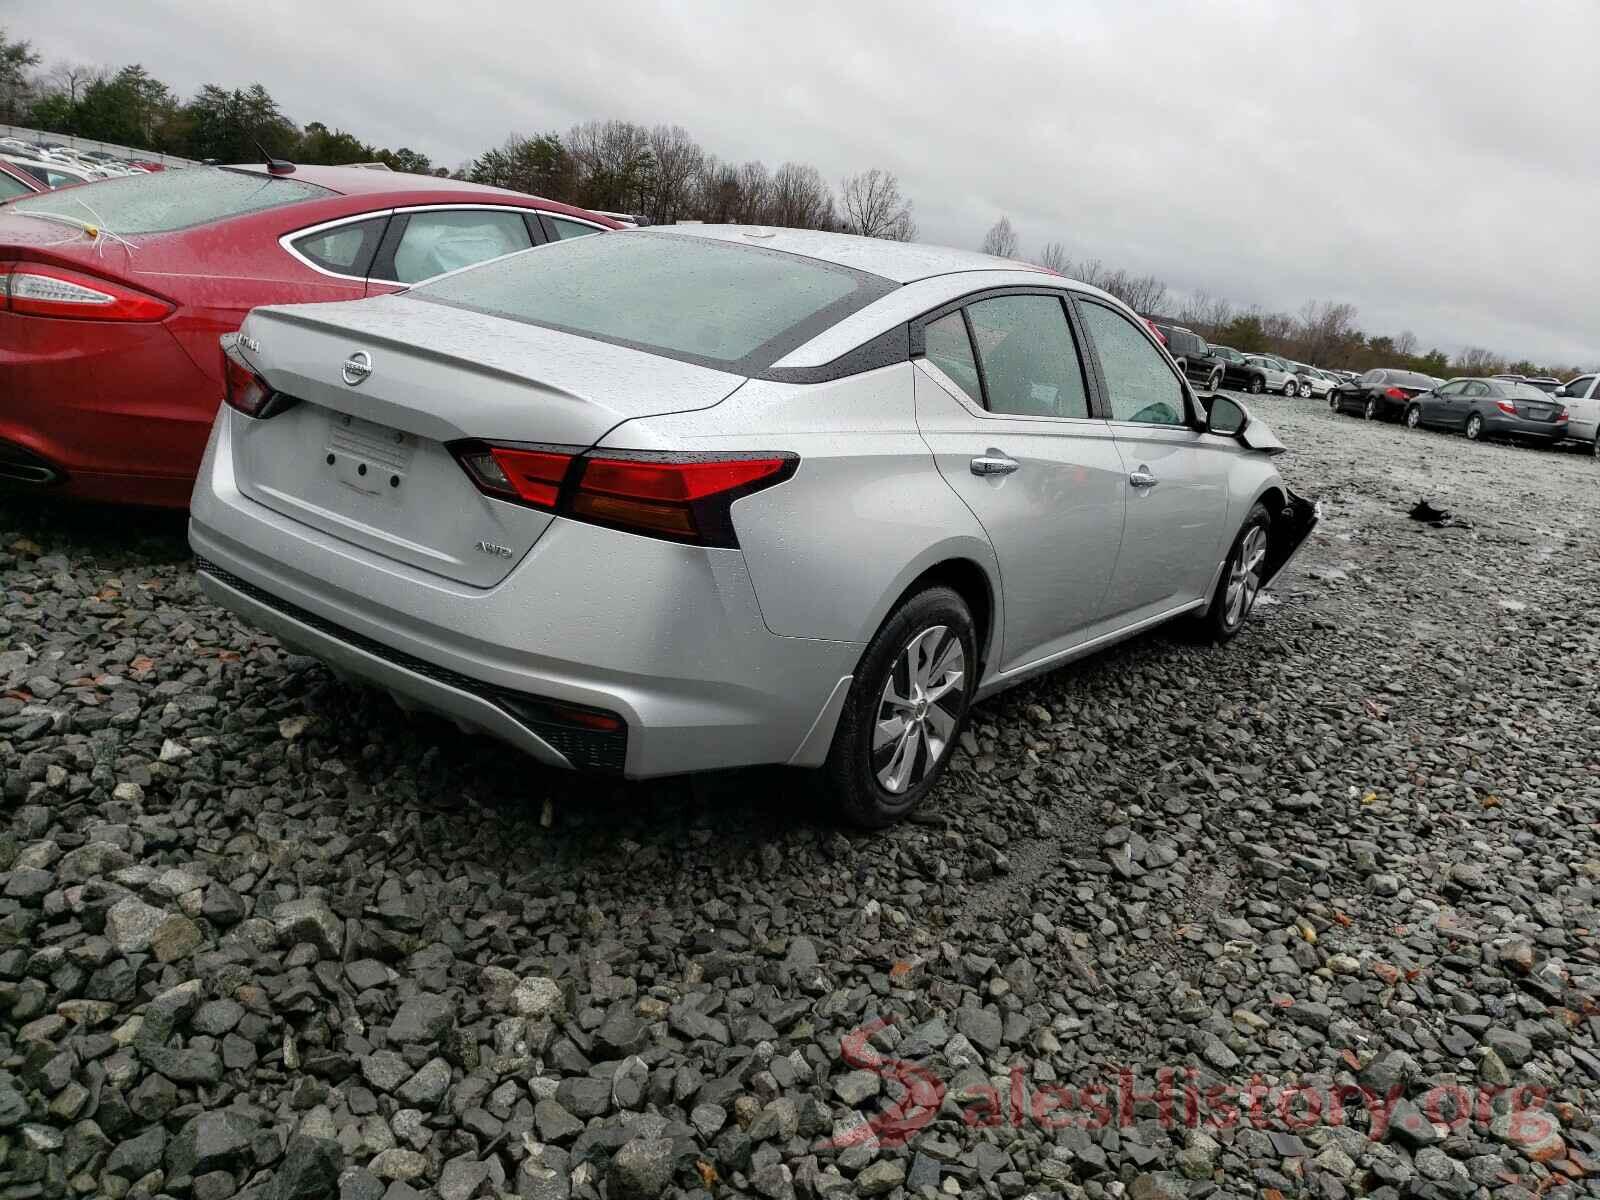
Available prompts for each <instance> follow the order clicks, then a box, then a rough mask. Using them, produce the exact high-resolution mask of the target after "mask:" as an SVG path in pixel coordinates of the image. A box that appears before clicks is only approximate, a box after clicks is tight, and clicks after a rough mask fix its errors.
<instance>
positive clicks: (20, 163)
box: [0, 154, 100, 188]
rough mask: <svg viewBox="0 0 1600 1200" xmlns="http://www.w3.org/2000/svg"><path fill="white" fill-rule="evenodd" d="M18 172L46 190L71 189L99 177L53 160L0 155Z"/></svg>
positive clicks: (17, 155)
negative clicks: (36, 181) (31, 178)
mask: <svg viewBox="0 0 1600 1200" xmlns="http://www.w3.org/2000/svg"><path fill="white" fill-rule="evenodd" d="M0 158H4V159H5V161H6V162H7V163H8V164H10V165H11V166H13V167H15V168H16V169H17V170H19V171H24V172H26V173H27V174H29V175H32V176H33V177H34V178H35V179H37V180H38V181H39V182H40V183H42V184H44V185H45V187H47V188H59V187H71V186H72V185H73V184H75V183H89V182H91V181H92V180H94V179H96V178H99V177H100V176H99V175H98V174H97V173H96V172H92V171H89V170H87V169H86V168H83V167H76V166H70V165H68V164H67V163H64V162H60V161H58V160H56V159H53V158H48V159H47V158H28V157H26V156H24V155H21V154H6V155H0Z"/></svg>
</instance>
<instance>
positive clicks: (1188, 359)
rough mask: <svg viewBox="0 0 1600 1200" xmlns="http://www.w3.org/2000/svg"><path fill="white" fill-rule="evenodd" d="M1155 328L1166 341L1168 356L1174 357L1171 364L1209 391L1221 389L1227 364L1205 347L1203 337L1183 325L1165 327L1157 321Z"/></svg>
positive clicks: (1208, 347)
mask: <svg viewBox="0 0 1600 1200" xmlns="http://www.w3.org/2000/svg"><path fill="white" fill-rule="evenodd" d="M1154 327H1155V329H1156V330H1158V331H1159V332H1160V334H1161V336H1162V337H1163V338H1164V339H1165V340H1166V345H1167V353H1168V354H1170V355H1172V361H1173V362H1175V363H1177V364H1178V368H1179V369H1180V370H1181V371H1182V372H1183V373H1184V374H1185V375H1187V376H1188V377H1189V378H1190V380H1192V381H1193V382H1195V383H1198V384H1199V385H1200V386H1201V387H1203V388H1204V389H1205V390H1206V391H1208V392H1214V391H1216V390H1217V389H1218V388H1219V387H1221V386H1222V380H1223V376H1224V373H1225V366H1226V364H1224V363H1223V361H1222V360H1221V359H1220V358H1217V357H1216V356H1215V355H1213V354H1212V353H1211V347H1210V346H1208V345H1206V340H1205V339H1204V338H1203V337H1201V336H1200V335H1199V334H1198V333H1196V332H1195V331H1194V330H1192V329H1185V328H1184V327H1183V326H1182V325H1162V324H1160V323H1159V322H1157V323H1155V324H1154Z"/></svg>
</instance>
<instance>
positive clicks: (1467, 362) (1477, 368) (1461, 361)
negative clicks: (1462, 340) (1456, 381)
mask: <svg viewBox="0 0 1600 1200" xmlns="http://www.w3.org/2000/svg"><path fill="white" fill-rule="evenodd" d="M1503 365H1504V364H1502V362H1501V361H1500V356H1499V355H1498V354H1496V353H1495V352H1494V351H1493V350H1486V349H1484V348H1483V347H1482V346H1468V347H1467V348H1466V349H1465V350H1463V351H1462V352H1461V356H1460V357H1459V358H1457V359H1456V370H1457V371H1458V372H1460V373H1461V374H1462V375H1493V374H1494V373H1495V372H1496V371H1499V370H1501V369H1502V368H1503Z"/></svg>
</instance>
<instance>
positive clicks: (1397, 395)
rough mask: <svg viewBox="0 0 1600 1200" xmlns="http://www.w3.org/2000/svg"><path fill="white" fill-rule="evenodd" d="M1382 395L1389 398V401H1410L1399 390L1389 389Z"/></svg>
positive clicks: (1408, 397)
mask: <svg viewBox="0 0 1600 1200" xmlns="http://www.w3.org/2000/svg"><path fill="white" fill-rule="evenodd" d="M1383 394H1384V395H1385V396H1387V397H1389V399H1391V400H1409V399H1411V397H1410V396H1408V395H1406V394H1405V393H1404V392H1402V391H1401V390H1400V389H1399V388H1390V389H1389V390H1388V391H1386V392H1384V393H1383Z"/></svg>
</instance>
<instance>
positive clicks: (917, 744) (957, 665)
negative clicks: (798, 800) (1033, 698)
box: [822, 587, 978, 829]
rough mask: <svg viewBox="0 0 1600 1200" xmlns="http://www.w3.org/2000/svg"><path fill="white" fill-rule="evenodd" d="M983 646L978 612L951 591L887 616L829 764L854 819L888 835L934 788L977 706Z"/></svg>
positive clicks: (832, 784)
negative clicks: (976, 621)
mask: <svg viewBox="0 0 1600 1200" xmlns="http://www.w3.org/2000/svg"><path fill="white" fill-rule="evenodd" d="M977 650H978V643H977V630H976V626H975V625H974V623H973V620H972V613H971V610H969V609H968V608H967V604H966V601H964V600H963V599H962V598H961V597H960V596H958V595H957V594H956V593H955V592H953V591H952V590H951V589H949V588H947V587H930V588H927V589H925V590H924V591H920V592H918V593H917V594H916V595H914V596H912V597H911V598H910V599H908V600H906V601H905V603H903V604H901V605H900V607H899V608H897V609H896V610H895V611H894V612H893V613H891V614H890V615H889V618H888V620H886V621H885V622H884V623H883V627H882V628H881V629H879V630H878V632H877V634H876V636H874V637H873V639H872V641H871V642H870V643H869V644H868V645H867V649H866V652H865V653H864V654H862V656H861V662H860V664H859V665H858V667H857V668H856V675H855V680H854V682H853V683H852V684H851V685H850V695H849V697H848V698H847V699H846V700H845V703H844V709H843V711H841V712H840V714H839V725H838V728H837V729H835V730H834V734H833V745H832V746H831V747H830V748H829V750H828V760H827V762H826V763H825V764H824V765H823V768H822V780H823V782H824V783H825V785H826V786H827V787H828V789H829V790H830V791H831V792H832V794H833V799H834V802H835V803H836V804H837V805H838V807H839V810H840V813H841V814H842V815H843V816H844V817H845V818H846V819H847V820H849V821H850V822H852V823H853V824H856V825H860V826H863V827H865V828H868V829H882V828H883V827H884V826H886V825H892V824H894V822H896V821H898V820H900V818H902V817H904V816H905V815H906V814H907V813H909V812H910V811H911V810H912V809H913V808H915V807H916V806H917V804H918V802H919V801H921V799H922V798H923V797H924V796H925V795H927V794H928V792H929V791H931V790H932V789H933V785H934V784H935V783H937V782H938V779H939V776H940V775H942V774H943V773H944V769H945V766H946V765H947V764H948V763H949V761H950V755H951V753H952V752H953V751H954V749H955V745H956V739H957V737H958V736H959V735H960V732H961V726H962V723H963V722H964V721H965V720H966V717H967V709H968V708H969V707H970V706H971V703H972V693H973V691H974V690H975V689H976V687H977V682H978V653H977Z"/></svg>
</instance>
